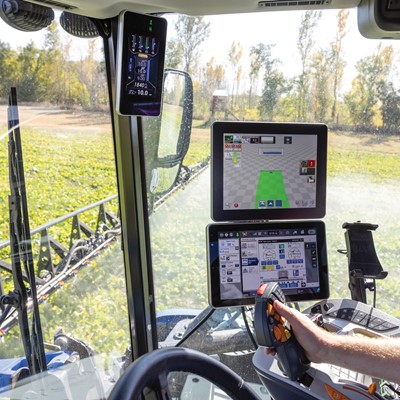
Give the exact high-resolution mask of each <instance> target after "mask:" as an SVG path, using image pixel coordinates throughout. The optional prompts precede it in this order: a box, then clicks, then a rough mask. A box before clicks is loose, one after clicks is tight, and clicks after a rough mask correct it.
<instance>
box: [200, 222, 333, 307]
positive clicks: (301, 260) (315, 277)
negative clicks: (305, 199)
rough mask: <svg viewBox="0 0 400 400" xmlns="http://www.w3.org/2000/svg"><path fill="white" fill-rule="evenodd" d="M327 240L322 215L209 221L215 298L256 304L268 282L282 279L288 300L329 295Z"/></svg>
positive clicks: (217, 302) (218, 303)
mask: <svg viewBox="0 0 400 400" xmlns="http://www.w3.org/2000/svg"><path fill="white" fill-rule="evenodd" d="M325 241H326V240H325V225H324V223H323V222H322V221H306V222H305V221H301V222H277V223H268V224H211V225H209V226H208V227H207V248H208V265H209V268H208V276H209V296H210V299H209V300H210V304H211V305H212V306H214V307H228V306H242V305H249V304H254V297H255V295H256V292H257V289H258V288H259V286H260V285H261V284H262V283H264V282H278V283H279V286H280V287H281V288H282V290H283V291H284V293H285V296H286V298H287V300H288V301H302V300H315V299H324V298H327V297H328V296H329V287H328V268H327V255H326V243H325Z"/></svg>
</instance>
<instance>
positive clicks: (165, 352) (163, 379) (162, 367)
mask: <svg viewBox="0 0 400 400" xmlns="http://www.w3.org/2000/svg"><path fill="white" fill-rule="evenodd" d="M172 371H184V372H189V373H193V374H196V375H199V376H201V377H203V378H206V379H207V380H209V381H210V382H211V383H213V384H215V385H216V386H218V387H219V388H220V389H222V390H224V391H225V392H226V393H227V394H228V395H229V396H230V397H231V398H232V399H233V400H260V398H259V397H258V396H257V395H256V394H255V392H254V391H253V390H252V389H251V388H250V387H249V386H248V385H247V384H246V382H244V380H243V379H242V378H241V377H240V376H239V375H238V374H236V373H235V372H233V371H232V370H231V369H229V368H228V367H227V366H226V365H224V364H222V363H221V362H220V361H217V360H216V359H214V358H212V357H210V356H207V355H205V354H203V353H201V352H199V351H196V350H192V349H185V348H182V347H169V348H164V349H158V350H154V351H152V352H151V353H147V354H145V355H143V356H142V357H140V358H138V359H137V360H136V361H135V362H134V363H133V364H131V365H130V366H129V367H128V368H127V370H126V371H125V372H124V373H123V375H122V376H121V378H120V379H119V380H118V381H117V383H116V384H115V386H114V387H113V389H112V391H111V393H110V396H109V397H108V400H136V399H138V398H139V396H140V395H141V394H142V392H143V389H144V388H146V387H148V388H150V389H153V390H154V391H155V392H156V393H157V395H158V397H157V399H164V400H167V399H168V400H170V399H171V398H172V396H171V394H170V392H169V389H168V380H167V377H168V373H170V372H172Z"/></svg>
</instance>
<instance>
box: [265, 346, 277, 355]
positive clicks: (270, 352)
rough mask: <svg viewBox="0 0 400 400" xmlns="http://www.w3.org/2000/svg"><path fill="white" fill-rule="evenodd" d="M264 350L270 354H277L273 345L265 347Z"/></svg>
mask: <svg viewBox="0 0 400 400" xmlns="http://www.w3.org/2000/svg"><path fill="white" fill-rule="evenodd" d="M264 352H265V354H267V355H269V356H274V355H275V354H276V350H275V349H274V348H273V347H265V349H264Z"/></svg>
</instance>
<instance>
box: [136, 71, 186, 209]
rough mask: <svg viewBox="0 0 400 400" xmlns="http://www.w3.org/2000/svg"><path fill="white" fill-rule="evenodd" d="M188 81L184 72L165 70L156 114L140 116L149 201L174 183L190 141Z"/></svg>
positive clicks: (162, 193) (167, 189)
mask: <svg viewBox="0 0 400 400" xmlns="http://www.w3.org/2000/svg"><path fill="white" fill-rule="evenodd" d="M192 114H193V87H192V80H191V78H190V76H189V74H187V73H186V72H182V71H177V70H173V69H166V70H165V73H164V91H163V104H162V110H161V114H160V116H159V117H151V118H150V117H143V119H142V121H143V125H142V128H143V134H144V149H145V158H146V182H147V192H148V193H149V197H150V200H151V201H150V203H151V204H152V203H153V201H154V197H160V196H162V195H164V194H167V193H168V192H169V191H170V190H171V189H172V188H173V187H174V186H175V184H176V182H177V180H178V177H179V174H180V172H181V168H182V162H183V159H184V157H185V155H186V153H187V150H188V148H189V142H190V133H191V128H192Z"/></svg>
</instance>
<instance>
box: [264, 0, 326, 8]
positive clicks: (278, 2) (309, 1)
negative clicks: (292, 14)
mask: <svg viewBox="0 0 400 400" xmlns="http://www.w3.org/2000/svg"><path fill="white" fill-rule="evenodd" d="M331 1H332V0H264V1H259V2H258V6H259V7H295V6H321V5H328V4H330V3H331Z"/></svg>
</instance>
